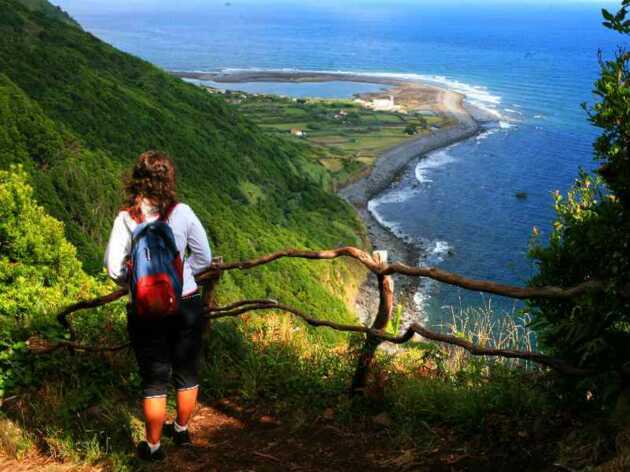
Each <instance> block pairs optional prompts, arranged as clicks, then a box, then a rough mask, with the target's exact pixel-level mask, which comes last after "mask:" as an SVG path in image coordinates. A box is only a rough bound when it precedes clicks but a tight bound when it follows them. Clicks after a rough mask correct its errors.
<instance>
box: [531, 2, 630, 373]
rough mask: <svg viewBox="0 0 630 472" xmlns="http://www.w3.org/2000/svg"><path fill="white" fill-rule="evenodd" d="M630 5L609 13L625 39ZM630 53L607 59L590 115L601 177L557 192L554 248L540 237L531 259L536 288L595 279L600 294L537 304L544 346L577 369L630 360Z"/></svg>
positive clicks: (617, 367) (585, 177)
mask: <svg viewBox="0 0 630 472" xmlns="http://www.w3.org/2000/svg"><path fill="white" fill-rule="evenodd" d="M628 5H630V0H624V2H623V6H622V9H621V10H620V11H619V13H617V14H616V15H613V14H611V13H609V12H608V11H606V10H604V17H605V19H606V20H607V21H606V22H605V23H604V25H605V26H606V27H608V28H613V29H615V30H617V31H619V32H621V33H623V34H627V33H629V32H630V22H629V21H626V20H625V16H626V12H627V7H628ZM629 59H630V54H629V53H628V52H625V51H623V50H620V51H619V52H618V53H617V55H616V57H615V58H614V59H613V60H610V61H603V60H601V61H600V63H601V77H600V78H599V79H598V80H597V82H596V83H595V91H594V92H595V94H596V96H598V97H599V99H600V100H599V102H598V103H596V104H595V105H594V107H592V108H591V109H588V112H589V116H590V120H591V122H592V123H593V124H594V125H595V126H597V127H599V128H601V129H602V134H601V136H600V137H599V138H598V139H597V141H596V142H595V145H594V151H595V159H596V160H598V161H599V162H601V163H602V164H601V166H600V167H599V169H598V170H597V172H596V175H589V174H587V173H586V172H583V171H581V172H580V175H579V177H578V179H577V180H576V182H575V185H574V187H573V189H572V190H571V191H570V192H569V193H568V194H567V195H566V196H562V195H561V194H560V193H559V192H556V194H555V196H554V199H555V210H556V213H557V219H556V221H555V222H554V229H553V232H552V234H551V236H550V240H549V242H548V244H547V245H543V244H542V243H541V242H540V241H539V240H538V238H534V240H533V243H532V247H531V249H530V256H531V257H532V258H533V259H534V260H535V261H536V262H537V264H538V267H539V272H538V274H537V275H536V276H535V277H534V278H533V279H532V280H531V281H530V283H531V285H532V286H543V285H557V286H565V287H568V286H573V285H577V284H579V283H581V282H584V281H586V280H591V279H597V280H600V281H602V282H604V283H605V290H604V291H603V292H600V293H590V294H585V295H583V296H581V297H578V298H576V299H573V300H534V301H532V302H531V304H530V305H531V309H532V313H533V315H534V319H535V321H534V327H535V328H536V329H537V330H538V333H539V335H540V337H539V339H540V341H541V344H542V345H543V346H544V347H545V348H546V349H547V350H549V351H552V352H554V353H556V354H558V355H560V356H562V357H564V358H565V359H567V360H569V361H572V362H573V363H575V364H577V365H580V366H584V367H590V368H594V369H596V370H598V371H602V372H609V371H617V372H621V371H623V370H624V368H626V370H627V366H625V365H624V364H626V363H627V361H628V359H630V329H629V328H630V251H629V243H630V217H629V216H630V214H629V210H630V207H629V203H630V149H629V147H628V144H629V143H630V87H629V85H630V75H629V71H628V60H629Z"/></svg>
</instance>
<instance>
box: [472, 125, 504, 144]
mask: <svg viewBox="0 0 630 472" xmlns="http://www.w3.org/2000/svg"><path fill="white" fill-rule="evenodd" d="M498 130H499V128H491V129H489V130H487V131H484V132H483V133H481V134H479V135H477V137H476V138H475V139H476V141H477V142H481V141H483V140H485V139H487V138H488V137H490V136H492V135H493V134H495V133H496V132H497V131H498Z"/></svg>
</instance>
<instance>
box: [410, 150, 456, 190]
mask: <svg viewBox="0 0 630 472" xmlns="http://www.w3.org/2000/svg"><path fill="white" fill-rule="evenodd" d="M452 147H453V146H449V147H447V148H446V149H440V150H437V151H434V152H432V153H430V154H428V155H427V156H426V157H424V158H422V159H420V160H419V161H418V164H416V169H415V171H414V173H415V176H416V180H417V181H418V182H420V183H422V184H426V183H430V182H432V180H431V179H430V178H429V177H428V176H427V174H428V171H430V170H431V169H437V168H438V167H442V166H444V165H446V164H450V163H451V162H455V158H454V157H453V156H451V155H450V154H449V153H448V151H449V149H451V148H452Z"/></svg>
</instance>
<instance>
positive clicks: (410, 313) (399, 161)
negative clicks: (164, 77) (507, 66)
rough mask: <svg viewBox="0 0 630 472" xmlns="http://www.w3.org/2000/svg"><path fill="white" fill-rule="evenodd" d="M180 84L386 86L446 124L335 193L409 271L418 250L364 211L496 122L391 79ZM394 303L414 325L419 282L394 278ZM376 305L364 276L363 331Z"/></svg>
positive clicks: (303, 75)
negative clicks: (421, 166) (416, 167)
mask: <svg viewBox="0 0 630 472" xmlns="http://www.w3.org/2000/svg"><path fill="white" fill-rule="evenodd" d="M171 73H172V74H173V75H175V76H177V77H180V78H188V79H196V80H209V81H213V82H216V83H226V84H227V83H243V82H284V83H307V82H333V81H346V82H358V83H369V84H380V85H384V86H389V87H388V89H387V90H385V91H384V93H383V94H385V93H387V94H389V93H393V92H398V93H401V92H402V93H401V94H404V95H406V98H410V97H411V98H412V103H413V105H412V108H411V110H414V109H415V110H420V109H424V110H426V109H429V110H432V111H433V112H437V113H440V114H443V115H445V116H446V117H448V118H450V119H451V120H452V122H453V123H455V124H454V125H451V126H448V127H445V128H439V129H434V130H432V131H431V133H430V134H428V135H422V136H419V137H417V138H415V139H411V140H408V141H405V142H402V143H400V144H398V145H395V146H393V147H391V148H389V149H387V150H385V151H383V152H381V153H380V154H379V155H378V156H377V159H376V161H375V162H374V165H373V166H372V168H371V169H370V172H369V174H367V175H365V176H363V177H361V178H359V179H358V180H356V181H353V182H351V183H349V184H347V185H345V186H343V187H342V188H340V189H338V190H337V194H338V195H339V196H341V197H342V198H344V199H345V200H346V201H348V202H349V203H350V204H351V205H352V206H353V207H354V208H355V210H356V211H357V213H358V214H359V216H360V217H361V219H362V220H363V222H364V224H365V226H366V229H367V232H368V237H369V240H370V243H371V245H372V248H373V249H375V250H377V249H382V250H387V251H388V255H389V261H390V262H392V261H400V262H403V263H405V264H408V265H413V266H415V265H417V264H418V261H419V260H420V258H421V257H422V255H423V254H424V252H423V249H422V248H419V247H418V246H416V245H413V244H410V243H408V242H406V241H403V240H402V239H400V238H399V237H398V236H396V235H395V234H394V233H393V232H392V231H391V230H390V229H389V228H387V227H385V226H383V225H382V224H381V223H379V222H378V221H377V220H376V218H374V216H372V214H371V213H370V211H369V209H368V203H369V201H370V200H372V199H373V198H375V197H377V196H378V195H379V194H381V193H382V192H384V191H385V190H387V189H388V188H389V187H390V186H391V185H392V184H393V183H394V182H396V180H397V179H398V178H399V177H400V176H401V175H402V173H403V172H405V170H406V169H407V168H408V166H409V164H410V163H411V162H412V161H413V160H415V159H417V158H419V157H421V156H423V155H425V154H428V153H430V152H432V151H435V150H438V149H441V148H445V147H448V146H450V145H452V144H456V143H458V142H461V141H464V140H466V139H469V138H471V137H473V136H475V135H477V134H478V133H480V132H481V131H482V124H483V123H485V122H490V121H496V120H497V117H496V116H493V115H491V114H489V113H487V112H485V111H483V110H480V109H477V108H475V107H472V106H470V105H468V104H465V103H464V100H465V98H466V97H465V95H463V94H461V93H458V92H454V91H451V90H446V89H444V88H441V87H438V86H435V85H432V84H431V85H430V84H427V83H426V82H423V81H421V80H415V79H412V78H402V77H400V76H396V75H393V74H391V75H390V74H370V73H351V72H349V73H345V72H315V71H285V70H232V71H230V70H228V71H220V72H181V71H172V72H171ZM393 278H394V286H395V303H396V305H402V307H403V312H404V313H405V316H404V318H403V320H402V324H401V326H404V325H405V323H406V322H408V321H409V320H411V319H417V318H418V317H419V316H421V315H422V313H418V312H417V309H416V306H415V303H414V300H413V298H414V295H415V293H416V292H417V290H418V289H419V287H420V284H421V283H422V282H421V280H418V279H414V278H409V277H404V276H400V275H394V276H393ZM378 303H379V293H378V285H377V281H376V276H375V275H374V274H369V275H368V277H367V279H366V280H365V282H364V283H363V284H362V286H361V288H360V289H359V293H358V296H357V298H356V299H355V309H356V312H357V316H358V317H359V320H360V321H361V322H362V323H364V324H365V325H369V324H371V322H372V320H373V317H374V316H375V315H376V313H377V310H378Z"/></svg>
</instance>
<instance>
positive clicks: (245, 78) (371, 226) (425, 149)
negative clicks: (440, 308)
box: [173, 70, 499, 323]
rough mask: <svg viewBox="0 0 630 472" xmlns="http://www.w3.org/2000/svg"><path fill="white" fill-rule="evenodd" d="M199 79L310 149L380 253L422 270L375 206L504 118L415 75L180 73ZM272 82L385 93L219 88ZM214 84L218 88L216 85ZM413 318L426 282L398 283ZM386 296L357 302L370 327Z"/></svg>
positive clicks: (372, 284)
mask: <svg viewBox="0 0 630 472" xmlns="http://www.w3.org/2000/svg"><path fill="white" fill-rule="evenodd" d="M173 74H174V75H176V76H178V77H181V78H184V79H188V80H193V81H195V82H196V83H198V84H199V85H200V86H202V87H205V88H206V89H207V90H208V91H209V92H210V93H220V94H223V95H224V96H225V98H226V99H227V100H228V101H229V102H230V103H231V104H232V105H234V106H236V107H237V108H238V110H239V111H240V112H241V113H244V114H245V115H247V116H248V117H249V118H250V119H252V120H253V121H254V122H255V123H257V124H258V125H259V126H261V127H262V128H263V129H264V130H266V131H267V132H269V133H272V134H275V135H284V136H285V137H287V138H289V139H292V140H295V141H299V142H302V143H307V144H308V145H309V146H308V148H309V149H308V150H309V151H310V155H311V157H312V158H313V159H315V160H317V161H318V162H319V163H320V164H321V165H323V166H324V167H325V168H326V169H327V170H328V171H329V172H330V174H331V175H332V177H333V185H334V187H335V188H334V189H333V190H335V191H336V192H337V193H339V194H340V195H341V196H342V197H344V198H345V199H346V200H348V201H349V202H350V203H351V204H352V205H353V206H354V207H355V208H356V210H357V212H358V213H359V215H360V217H361V218H362V220H363V221H364V223H365V225H366V227H367V230H368V235H369V238H370V242H371V244H372V246H373V247H374V248H375V249H387V250H388V251H389V254H390V257H391V258H392V259H393V260H400V261H405V262H407V263H408V264H412V265H415V264H416V263H417V262H418V260H420V259H421V258H422V257H423V255H424V254H423V250H422V248H419V247H418V245H417V244H409V243H407V242H405V241H403V240H401V239H400V238H398V237H396V235H394V234H393V233H392V232H391V231H390V230H389V229H388V228H386V227H385V226H383V225H381V224H380V223H379V222H378V221H377V220H376V218H375V217H374V216H373V215H372V213H371V212H370V211H369V202H370V200H371V199H373V198H375V197H376V196H377V195H378V194H380V193H381V192H383V191H385V190H386V189H388V188H389V187H390V185H391V184H392V182H394V181H395V180H396V179H397V178H398V177H399V176H400V175H401V173H402V172H403V171H404V170H405V169H406V168H407V166H408V164H409V163H410V162H411V161H412V160H414V159H415V158H417V157H419V156H422V155H424V154H427V153H429V152H431V151H434V150H436V149H439V148H442V147H446V146H450V145H451V144H454V143H457V142H459V141H463V140H465V139H468V138H470V137H472V136H474V135H476V134H477V133H479V132H481V131H482V130H483V124H484V123H489V122H494V121H497V120H498V118H499V116H498V115H496V114H493V113H490V112H488V111H485V110H481V109H478V108H476V107H474V106H471V105H470V104H468V103H466V102H465V99H466V96H465V95H464V94H461V93H458V92H454V91H451V90H447V89H444V88H441V87H437V86H435V85H432V84H428V83H426V82H424V81H421V80H418V79H414V78H413V77H412V76H410V77H404V76H399V75H395V74H369V73H365V74H363V73H346V72H312V71H285V70H229V71H221V72H173ZM252 82H266V83H322V82H335V83H338V82H352V83H355V84H372V85H374V84H378V85H381V86H382V88H381V89H380V90H379V91H376V92H374V91H372V92H365V93H358V94H355V95H354V96H353V97H351V98H346V99H342V98H332V99H331V98H327V99H324V98H292V97H287V96H282V95H277V94H268V93H246V92H240V91H237V90H227V87H226V89H223V88H222V87H218V85H222V84H226V85H227V84H234V85H233V86H232V88H233V89H238V85H236V84H244V83H252ZM209 83H211V84H212V86H209V85H208V84H209ZM395 280H396V292H397V297H398V299H399V300H400V301H401V302H402V304H403V306H404V307H405V319H406V320H412V319H418V317H420V318H422V317H423V316H424V314H423V313H419V312H418V309H417V307H416V305H415V304H414V303H413V296H414V294H415V293H416V291H417V290H418V282H417V281H415V280H410V279H408V278H405V277H395ZM377 304H378V290H377V286H376V281H375V279H374V280H372V279H370V280H368V282H367V283H365V284H364V285H363V287H362V289H361V293H360V294H359V296H358V297H357V299H356V308H357V311H358V314H359V317H360V318H361V320H362V321H363V322H364V323H368V322H369V316H370V315H369V314H370V313H375V311H376V306H377Z"/></svg>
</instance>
